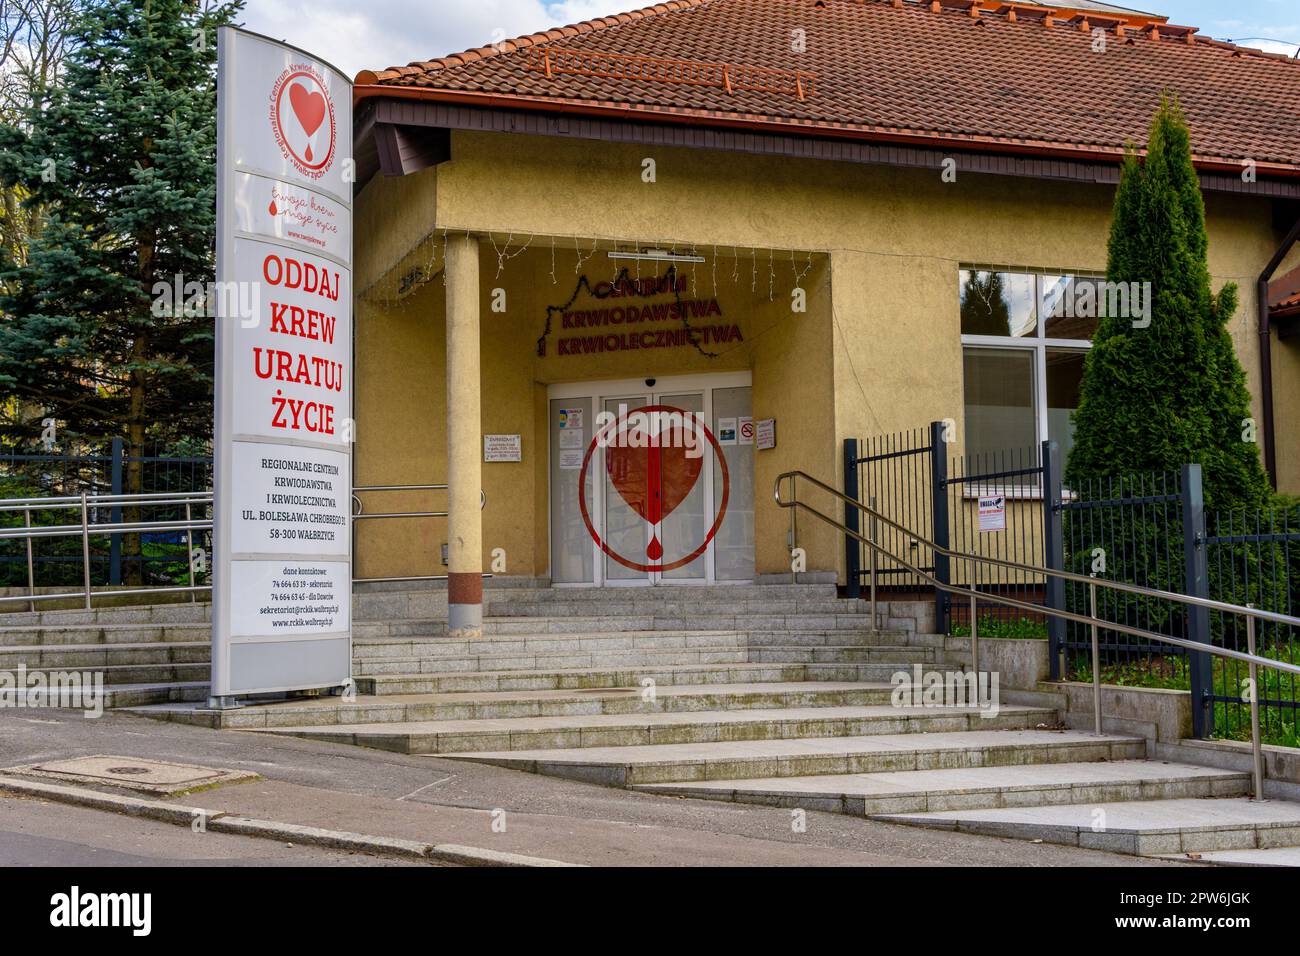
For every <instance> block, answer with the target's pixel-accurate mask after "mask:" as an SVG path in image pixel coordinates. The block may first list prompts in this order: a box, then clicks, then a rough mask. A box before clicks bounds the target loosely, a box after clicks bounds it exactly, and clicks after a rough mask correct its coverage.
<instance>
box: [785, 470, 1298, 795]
mask: <svg viewBox="0 0 1300 956" xmlns="http://www.w3.org/2000/svg"><path fill="white" fill-rule="evenodd" d="M787 480H788V481H789V482H790V487H791V489H792V491H793V494H792V496H791V498H790V500H785V499H783V498H782V497H781V487H782V484H783V483H784V482H786V481H787ZM801 481H804V482H808V483H809V484H811V485H812V486H813V487H815V488H817V489H819V490H821V491H823V492H825V493H827V494H829V495H831V496H833V497H834V498H836V499H838V500H839V501H841V502H842V503H843V504H845V505H848V506H850V507H852V508H853V509H855V511H858V512H861V513H863V514H865V515H867V516H868V517H870V518H871V525H872V529H873V530H872V533H871V535H870V536H868V535H864V534H862V533H861V532H859V531H857V530H856V529H854V528H850V527H849V526H848V525H847V524H845V523H843V522H840V521H837V520H836V519H835V518H832V517H831V516H829V515H827V514H824V513H822V512H821V511H819V510H817V509H816V508H814V507H812V506H811V505H809V504H807V503H806V502H803V501H800V500H799V498H798V487H799V484H798V483H799V482H801ZM773 497H774V498H775V499H776V503H777V505H778V506H779V507H782V508H794V509H802V510H804V511H807V512H808V513H809V514H811V515H812V516H813V517H815V518H817V519H819V520H820V521H822V522H824V523H826V524H829V525H830V526H831V527H833V528H835V529H837V530H838V531H840V532H842V533H843V534H846V535H850V536H852V537H853V538H855V539H856V540H858V541H860V542H861V543H862V544H865V545H866V546H867V547H868V548H870V549H871V550H872V552H873V553H874V552H880V553H881V554H882V556H883V557H885V558H887V559H888V560H890V561H893V562H896V563H897V564H899V565H902V566H903V567H905V568H906V569H907V570H908V571H910V572H911V573H912V574H914V575H916V576H917V578H919V579H920V580H923V581H925V582H927V583H928V584H929V585H930V586H932V587H934V588H936V589H938V590H942V591H944V592H946V593H948V594H961V595H965V596H966V597H967V599H968V600H969V602H970V624H971V629H970V641H971V669H972V670H973V671H975V673H976V674H977V675H978V673H979V626H978V620H977V615H976V604H977V601H978V600H980V599H983V600H984V601H986V602H993V603H996V604H1001V605H1004V606H1006V607H1013V608H1019V609H1021V610H1026V611H1033V612H1035V613H1038V614H1046V615H1050V616H1053V617H1057V618H1060V619H1062V620H1065V621H1073V622H1075V623H1078V624H1082V625H1084V626H1086V627H1088V628H1089V630H1090V632H1091V635H1092V654H1093V661H1094V664H1093V670H1092V675H1093V679H1092V684H1093V687H1092V698H1093V721H1094V730H1095V732H1096V733H1097V734H1098V735H1099V736H1100V734H1101V733H1102V720H1101V669H1100V668H1099V667H1098V666H1097V664H1096V662H1097V660H1098V640H1099V638H1098V634H1099V632H1100V631H1101V630H1108V631H1116V632H1119V633H1121V634H1128V635H1130V636H1133V637H1140V638H1143V639H1145V640H1149V641H1159V642H1162V643H1166V644H1173V645H1175V646H1177V647H1182V648H1185V649H1187V650H1190V651H1197V652H1201V653H1206V654H1212V655H1214V656H1216V657H1223V658H1230V659H1233V660H1239V661H1243V662H1245V663H1246V664H1248V665H1249V667H1250V678H1251V687H1252V691H1251V695H1250V697H1251V699H1250V706H1251V756H1252V765H1253V777H1254V799H1256V800H1262V799H1264V790H1263V787H1264V758H1263V751H1262V747H1261V744H1260V731H1259V696H1260V695H1259V690H1258V688H1259V685H1258V683H1257V681H1256V677H1257V674H1258V669H1259V668H1260V667H1265V668H1273V669H1274V670H1279V671H1285V672H1288V673H1292V674H1300V665H1297V664H1290V663H1286V662H1284V661H1275V660H1272V659H1270V658H1267V657H1260V656H1259V655H1257V654H1256V653H1255V627H1256V622H1258V621H1270V622H1273V623H1276V624H1284V625H1288V626H1296V625H1300V618H1295V617H1291V616H1290V615H1287V614H1278V613H1277V612H1275V611H1264V610H1261V609H1259V608H1254V607H1249V606H1242V605H1238V604H1229V603H1226V602H1224V601H1216V600H1213V599H1211V598H1202V597H1193V596H1191V595H1187V594H1176V593H1174V592H1172V591H1161V590H1156V589H1153V588H1145V587H1141V586H1139V585H1136V584H1128V583H1126V582H1123V581H1109V580H1106V579H1104V578H1097V577H1095V576H1091V575H1083V574H1076V573H1074V572H1072V571H1062V570H1056V569H1053V568H1044V567H1038V566H1035V565H1029V564H1021V563H1020V562H1017V561H1011V560H1008V559H1006V558H997V557H992V556H988V555H978V554H964V553H961V552H958V551H952V550H950V549H948V548H944V547H941V546H939V545H937V544H935V543H934V542H933V541H930V540H928V539H926V538H924V537H922V536H920V535H917V534H915V532H910V531H908V529H906V528H904V527H903V526H902V525H900V524H898V523H897V522H895V521H893V520H892V519H890V518H889V517H887V516H886V515H883V514H881V513H880V512H878V511H877V510H876V509H874V508H872V507H871V506H869V505H865V504H863V503H862V502H860V501H857V500H856V499H854V498H851V497H850V496H848V495H846V494H844V493H843V492H841V491H839V490H838V489H836V488H833V487H831V486H830V485H828V484H826V483H825V482H823V481H820V480H818V479H816V478H814V477H812V476H811V475H809V474H807V473H806V472H803V471H787V472H785V473H783V474H781V475H778V476H777V478H776V482H775V484H774V486H773ZM878 526H884V527H885V528H888V529H892V530H894V531H899V532H905V533H908V534H911V535H912V537H913V538H915V539H916V540H917V541H918V542H919V543H920V544H921V545H923V546H924V547H927V548H930V549H931V550H932V551H933V552H934V554H935V555H936V556H943V557H947V558H949V559H950V560H955V561H964V562H968V563H969V564H970V565H971V571H972V574H971V575H970V576H969V577H968V578H967V580H970V581H974V580H976V578H975V575H974V573H973V572H974V570H975V567H976V565H979V564H985V565H992V566H994V567H998V568H1003V569H1009V570H1013V571H1017V572H1022V573H1023V572H1029V573H1032V574H1041V575H1044V576H1048V577H1053V578H1058V579H1060V580H1063V581H1070V582H1074V583H1077V584H1084V585H1087V587H1088V589H1089V597H1090V608H1091V612H1090V613H1089V614H1079V613H1076V612H1074V611H1068V610H1063V609H1059V608H1052V607H1044V606H1043V605H1041V604H1031V603H1029V602H1026V601H1021V600H1019V599H1017V598H1013V597H1007V596H1005V595H1002V594H993V593H982V592H980V591H979V590H977V588H976V587H975V586H973V585H972V586H971V587H963V586H962V585H959V584H949V583H946V582H943V581H940V580H939V579H938V578H936V577H935V576H934V575H933V574H931V573H929V572H927V571H924V570H922V569H921V568H919V567H915V566H913V565H912V563H911V562H910V561H909V560H908V559H907V558H906V557H902V556H899V555H896V554H890V553H889V552H888V551H887V550H886V549H884V548H883V547H881V546H880V545H879V544H878V543H877V542H876V541H875V540H873V539H874V538H875V537H876V531H875V529H876V528H877V527H878ZM1098 586H1101V587H1103V588H1108V589H1110V590H1113V591H1123V592H1126V593H1129V594H1136V595H1139V596H1143V597H1146V598H1150V599H1155V600H1165V601H1174V602H1176V603H1179V604H1183V605H1186V606H1188V607H1197V608H1204V609H1207V610H1210V611H1217V612H1219V613H1222V614H1231V615H1236V616H1240V617H1244V618H1245V619H1246V633H1247V647H1248V650H1247V651H1246V652H1245V653H1243V652H1241V651H1236V650H1231V649H1229V648H1225V647H1219V646H1217V645H1214V644H1203V643H1201V642H1199V641H1190V640H1185V639H1183V638H1178V637H1171V636H1170V635H1168V634H1159V633H1156V632H1153V631H1148V630H1144V629H1143V628H1139V627H1133V626H1132V625H1128V624H1121V623H1119V622H1115V621H1106V620H1102V619H1101V618H1098V617H1097V616H1096V608H1097V600H1096V595H1097V587H1098ZM875 591H876V588H875V582H874V580H873V581H872V587H871V627H872V630H875V629H876V627H877V622H878V620H879V618H878V616H877V611H876V603H875ZM977 686H978V682H977Z"/></svg>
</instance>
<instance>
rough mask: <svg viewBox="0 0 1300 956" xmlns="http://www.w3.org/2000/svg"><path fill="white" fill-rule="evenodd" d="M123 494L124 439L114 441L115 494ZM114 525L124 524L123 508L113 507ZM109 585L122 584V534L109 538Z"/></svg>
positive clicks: (112, 535)
mask: <svg viewBox="0 0 1300 956" xmlns="http://www.w3.org/2000/svg"><path fill="white" fill-rule="evenodd" d="M121 493H122V439H120V438H114V439H113V494H115V495H120V494H121ZM109 520H111V521H112V522H113V524H121V523H122V506H121V505H113V510H112V517H111V518H110V519H109ZM108 583H109V584H113V585H118V584H121V583H122V536H121V535H120V534H110V535H109V536H108Z"/></svg>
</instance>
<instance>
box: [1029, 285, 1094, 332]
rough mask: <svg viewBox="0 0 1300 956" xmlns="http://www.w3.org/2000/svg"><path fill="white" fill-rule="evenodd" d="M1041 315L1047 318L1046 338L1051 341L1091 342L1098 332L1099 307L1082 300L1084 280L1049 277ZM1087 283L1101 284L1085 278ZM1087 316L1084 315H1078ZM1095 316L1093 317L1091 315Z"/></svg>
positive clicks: (1044, 319)
mask: <svg viewBox="0 0 1300 956" xmlns="http://www.w3.org/2000/svg"><path fill="white" fill-rule="evenodd" d="M1042 280H1043V301H1042V305H1041V307H1040V309H1039V315H1041V316H1042V317H1043V334H1044V335H1046V336H1047V337H1048V338H1049V339H1091V338H1092V337H1093V335H1094V334H1095V333H1096V331H1097V318H1096V316H1097V314H1098V313H1097V311H1096V307H1095V305H1088V304H1087V303H1083V302H1081V301H1080V299H1079V282H1080V279H1079V278H1077V277H1075V276H1054V275H1046V276H1043V277H1042ZM1082 281H1083V282H1085V283H1095V282H1097V281H1098V280H1096V279H1091V278H1086V277H1085V278H1083V279H1082ZM1079 312H1083V313H1085V314H1084V315H1079V314H1077V313H1079ZM1087 313H1091V314H1087Z"/></svg>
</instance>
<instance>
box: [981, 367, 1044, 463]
mask: <svg viewBox="0 0 1300 956" xmlns="http://www.w3.org/2000/svg"><path fill="white" fill-rule="evenodd" d="M1036 355H1037V350H1036V349H977V348H968V349H965V350H964V353H963V357H964V363H963V364H964V366H965V368H964V371H965V388H966V453H967V454H968V455H974V454H981V453H984V452H996V451H1003V450H1005V449H1012V448H1032V447H1034V446H1035V445H1036V444H1037V443H1038V416H1037V414H1036V413H1035V406H1034V394H1035V393H1034V359H1035V356H1036Z"/></svg>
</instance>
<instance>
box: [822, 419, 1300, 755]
mask: <svg viewBox="0 0 1300 956" xmlns="http://www.w3.org/2000/svg"><path fill="white" fill-rule="evenodd" d="M950 427H951V423H944V422H934V423H932V424H931V425H930V427H929V428H927V429H915V430H912V431H904V432H899V433H897V434H894V435H886V436H879V437H876V438H872V439H869V440H866V441H860V440H857V439H849V440H847V441H846V442H845V444H844V475H845V493H846V494H848V495H849V496H850V497H853V498H854V499H855V500H858V501H861V502H863V503H864V504H867V505H870V506H872V507H874V508H876V509H877V510H878V511H880V512H881V513H883V514H885V515H888V516H889V517H891V518H892V519H893V520H894V521H896V522H898V523H899V524H901V525H903V526H904V527H905V528H907V529H908V530H909V531H910V532H911V533H910V534H909V533H904V532H900V531H897V530H891V529H882V530H881V531H880V533H879V534H878V535H876V537H875V540H876V541H877V542H878V543H879V544H880V546H881V547H883V548H885V549H887V550H888V551H889V552H890V553H891V554H896V555H899V556H904V557H906V558H907V560H908V561H910V562H911V563H912V564H913V566H915V567H918V568H920V569H921V570H923V571H926V572H928V573H932V574H933V575H934V576H935V578H937V579H938V580H939V581H942V582H944V583H950V584H958V585H974V586H975V587H976V589H977V590H979V591H981V592H985V593H998V594H1002V595H1005V596H1008V597H1013V598H1016V599H1018V600H1021V601H1025V602H1028V603H1033V604H1039V605H1043V606H1045V607H1049V608H1058V609H1062V610H1068V611H1072V612H1075V613H1079V614H1087V613H1089V612H1090V611H1091V607H1090V598H1091V596H1090V593H1089V592H1090V590H1091V589H1089V588H1088V587H1087V586H1086V585H1082V584H1076V583H1070V584H1067V583H1065V582H1063V581H1061V580H1059V579H1052V580H1050V581H1049V580H1045V577H1046V576H1045V575H1043V574H1041V573H1033V572H1031V571H1028V570H1019V569H1015V568H1007V567H998V566H992V565H981V564H978V563H976V562H967V561H963V560H961V558H960V557H953V558H952V559H950V560H949V559H947V558H945V557H944V556H942V555H935V554H934V553H933V551H932V550H931V549H929V548H928V547H926V546H925V545H924V544H923V543H922V542H923V541H924V540H925V539H930V540H933V541H934V542H935V543H936V544H937V545H939V546H940V547H943V548H947V549H948V550H950V551H952V552H954V553H955V554H956V555H967V554H970V555H977V556H980V557H989V558H995V559H1001V560H1006V561H1011V562H1014V563H1017V564H1022V565H1028V566H1032V567H1044V568H1049V569H1053V570H1067V571H1072V572H1075V573H1078V574H1085V575H1096V576H1097V577H1099V578H1105V579H1108V580H1112V581H1121V582H1126V583H1130V584H1136V585H1140V586H1143V587H1147V588H1153V589H1157V590H1164V591H1173V592H1178V593H1183V594H1188V595H1192V596H1194V597H1203V598H1210V599H1214V600H1218V601H1223V602H1228V603H1234V604H1241V605H1245V604H1249V605H1252V606H1254V607H1257V608H1261V609H1263V610H1268V611H1275V612H1278V613H1282V614H1289V615H1295V614H1296V612H1297V610H1298V609H1300V507H1291V508H1289V509H1277V510H1272V511H1260V512H1258V513H1250V514H1244V513H1240V512H1236V513H1232V514H1215V513H1207V512H1206V510H1205V507H1204V499H1203V495H1202V485H1201V470H1200V466H1199V465H1185V466H1183V468H1182V469H1181V470H1180V471H1178V472H1172V473H1167V474H1147V475H1137V476H1133V477H1127V478H1122V479H1120V478H1115V479H1105V480H1101V481H1093V482H1088V483H1085V484H1084V485H1082V486H1080V487H1075V488H1069V489H1067V488H1064V487H1063V484H1062V481H1061V467H1062V462H1061V460H1060V455H1059V452H1058V450H1057V448H1056V445H1055V444H1054V443H1051V442H1043V443H1042V444H1041V446H1039V447H1038V448H1036V449H1020V450H1007V451H999V452H988V453H980V454H976V455H971V456H954V457H952V458H949V457H948V456H946V455H945V454H944V452H943V449H944V447H945V442H944V437H945V435H946V434H948V432H947V429H948V428H950ZM860 520H866V519H861V518H860V517H859V513H858V511H857V510H856V509H854V508H852V507H851V506H847V507H846V508H845V524H846V525H847V526H849V527H850V528H853V529H854V530H857V531H860V532H862V533H864V534H873V533H874V529H868V528H861V527H859V522H860ZM845 548H846V551H845V565H846V570H847V583H848V587H847V590H848V593H849V595H850V596H859V595H860V594H861V593H862V591H863V588H864V586H865V585H866V584H867V583H868V581H870V580H871V579H872V576H873V574H872V572H873V570H874V572H875V575H874V577H875V580H876V582H877V586H878V587H879V588H881V589H883V590H885V591H886V592H895V593H898V592H913V593H916V594H920V593H926V594H928V593H930V592H931V591H933V589H930V588H926V587H925V586H924V582H922V581H920V580H917V579H916V576H915V575H913V574H911V573H910V572H908V571H907V570H906V569H905V568H902V567H900V566H898V565H891V563H890V562H889V560H888V559H887V558H876V559H875V560H876V566H875V567H874V568H873V567H872V564H871V561H872V560H873V559H872V557H871V556H870V555H869V554H868V552H869V551H870V549H868V548H867V547H866V546H865V545H862V544H861V543H860V542H858V541H855V540H853V539H851V538H849V537H848V536H847V535H846V543H845ZM950 565H951V566H950ZM976 569H978V570H976ZM972 575H974V579H973V580H972V579H971V576H972ZM1098 591H1099V601H1100V603H1099V605H1098V607H1097V614H1098V615H1099V616H1100V617H1102V618H1104V619H1105V620H1108V621H1115V622H1116V623H1121V624H1126V625H1128V626H1131V627H1135V628H1141V629H1144V630H1148V631H1151V632H1153V633H1159V634H1168V635H1170V636H1171V637H1177V638H1183V639H1189V640H1194V641H1197V642H1199V643H1203V644H1204V643H1210V642H1213V643H1215V644H1217V645H1219V646H1222V647H1227V648H1231V649H1234V650H1241V651H1246V650H1247V649H1248V648H1247V635H1246V630H1245V624H1244V623H1242V622H1241V621H1240V620H1239V619H1238V618H1236V617H1234V616H1231V615H1221V614H1219V613H1217V612H1216V613H1210V612H1209V611H1206V610H1203V609H1198V608H1184V607H1182V606H1179V605H1177V604H1175V603H1174V602H1171V601H1167V600H1158V599H1152V598H1149V597H1138V596H1135V595H1131V594H1125V593H1119V592H1115V591H1111V590H1110V589H1106V588H1102V589H1098ZM934 600H935V607H936V620H937V621H938V622H939V623H938V628H939V630H941V631H942V632H944V633H955V634H961V633H968V631H969V627H970V620H969V617H970V611H969V608H968V606H967V605H965V604H964V603H961V602H959V603H958V605H957V606H952V605H951V604H950V601H949V598H948V597H947V596H946V595H944V594H936V595H935V596H934ZM979 615H980V621H979V625H980V633H981V634H983V635H985V636H989V637H996V636H1020V637H1033V636H1045V637H1047V639H1048V640H1049V641H1050V657H1051V668H1052V673H1051V676H1052V679H1054V680H1057V679H1061V678H1066V679H1069V678H1074V679H1091V673H1090V671H1091V667H1092V662H1091V646H1092V644H1091V634H1090V631H1089V629H1088V628H1087V627H1086V626H1084V625H1080V624H1077V623H1067V622H1065V621H1063V620H1060V619H1058V618H1051V617H1048V616H1047V615H1035V614H1032V613H1027V612H1024V611H1022V610H1019V609H1014V608H1001V607H999V606H997V605H988V606H987V609H986V608H981V609H980V611H979ZM1298 637H1300V635H1297V634H1296V633H1295V629H1294V628H1288V627H1286V626H1285V625H1281V624H1272V623H1267V624H1264V625H1261V626H1260V628H1259V631H1258V633H1257V634H1256V635H1255V638H1256V644H1257V647H1258V650H1259V653H1261V654H1263V655H1265V656H1268V657H1272V658H1274V659H1277V660H1282V661H1287V662H1293V663H1295V662H1300V643H1298V641H1297V638H1298ZM1099 643H1100V659H1099V669H1100V670H1101V672H1102V674H1103V678H1104V679H1105V680H1106V681H1108V682H1112V683H1134V684H1141V685H1145V686H1157V687H1170V688H1186V689H1188V690H1190V691H1191V694H1192V700H1193V732H1194V734H1195V735H1196V736H1198V737H1209V736H1215V735H1217V736H1222V737H1233V738H1240V737H1243V736H1245V735H1248V733H1249V720H1250V708H1249V702H1248V698H1246V697H1245V694H1246V693H1247V692H1248V691H1249V690H1250V689H1251V688H1249V686H1248V683H1244V682H1247V679H1248V673H1247V671H1248V668H1247V667H1246V665H1245V664H1242V663H1239V662H1236V661H1232V660H1215V659H1213V658H1212V657H1211V655H1208V654H1201V653H1195V652H1189V651H1187V650H1184V649H1181V648H1178V647H1175V646H1173V645H1167V644H1163V643H1161V644H1156V643H1154V642H1150V641H1147V640H1143V639H1141V638H1135V637H1129V636H1125V635H1122V634H1118V633H1115V632H1113V631H1103V632H1102V634H1101V638H1100V641H1099ZM1259 679H1260V681H1261V682H1262V686H1260V687H1259V688H1257V690H1256V692H1257V693H1258V694H1259V696H1260V702H1261V720H1262V721H1263V724H1264V727H1263V732H1264V736H1265V738H1266V739H1269V740H1271V741H1274V742H1281V743H1290V744H1291V745H1292V746H1300V733H1298V731H1297V728H1298V727H1300V692H1298V691H1300V682H1298V681H1297V680H1296V678H1295V677H1293V676H1291V675H1287V674H1283V673H1282V672H1279V671H1271V670H1267V669H1265V670H1264V671H1262V672H1261V676H1260V678H1259Z"/></svg>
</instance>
